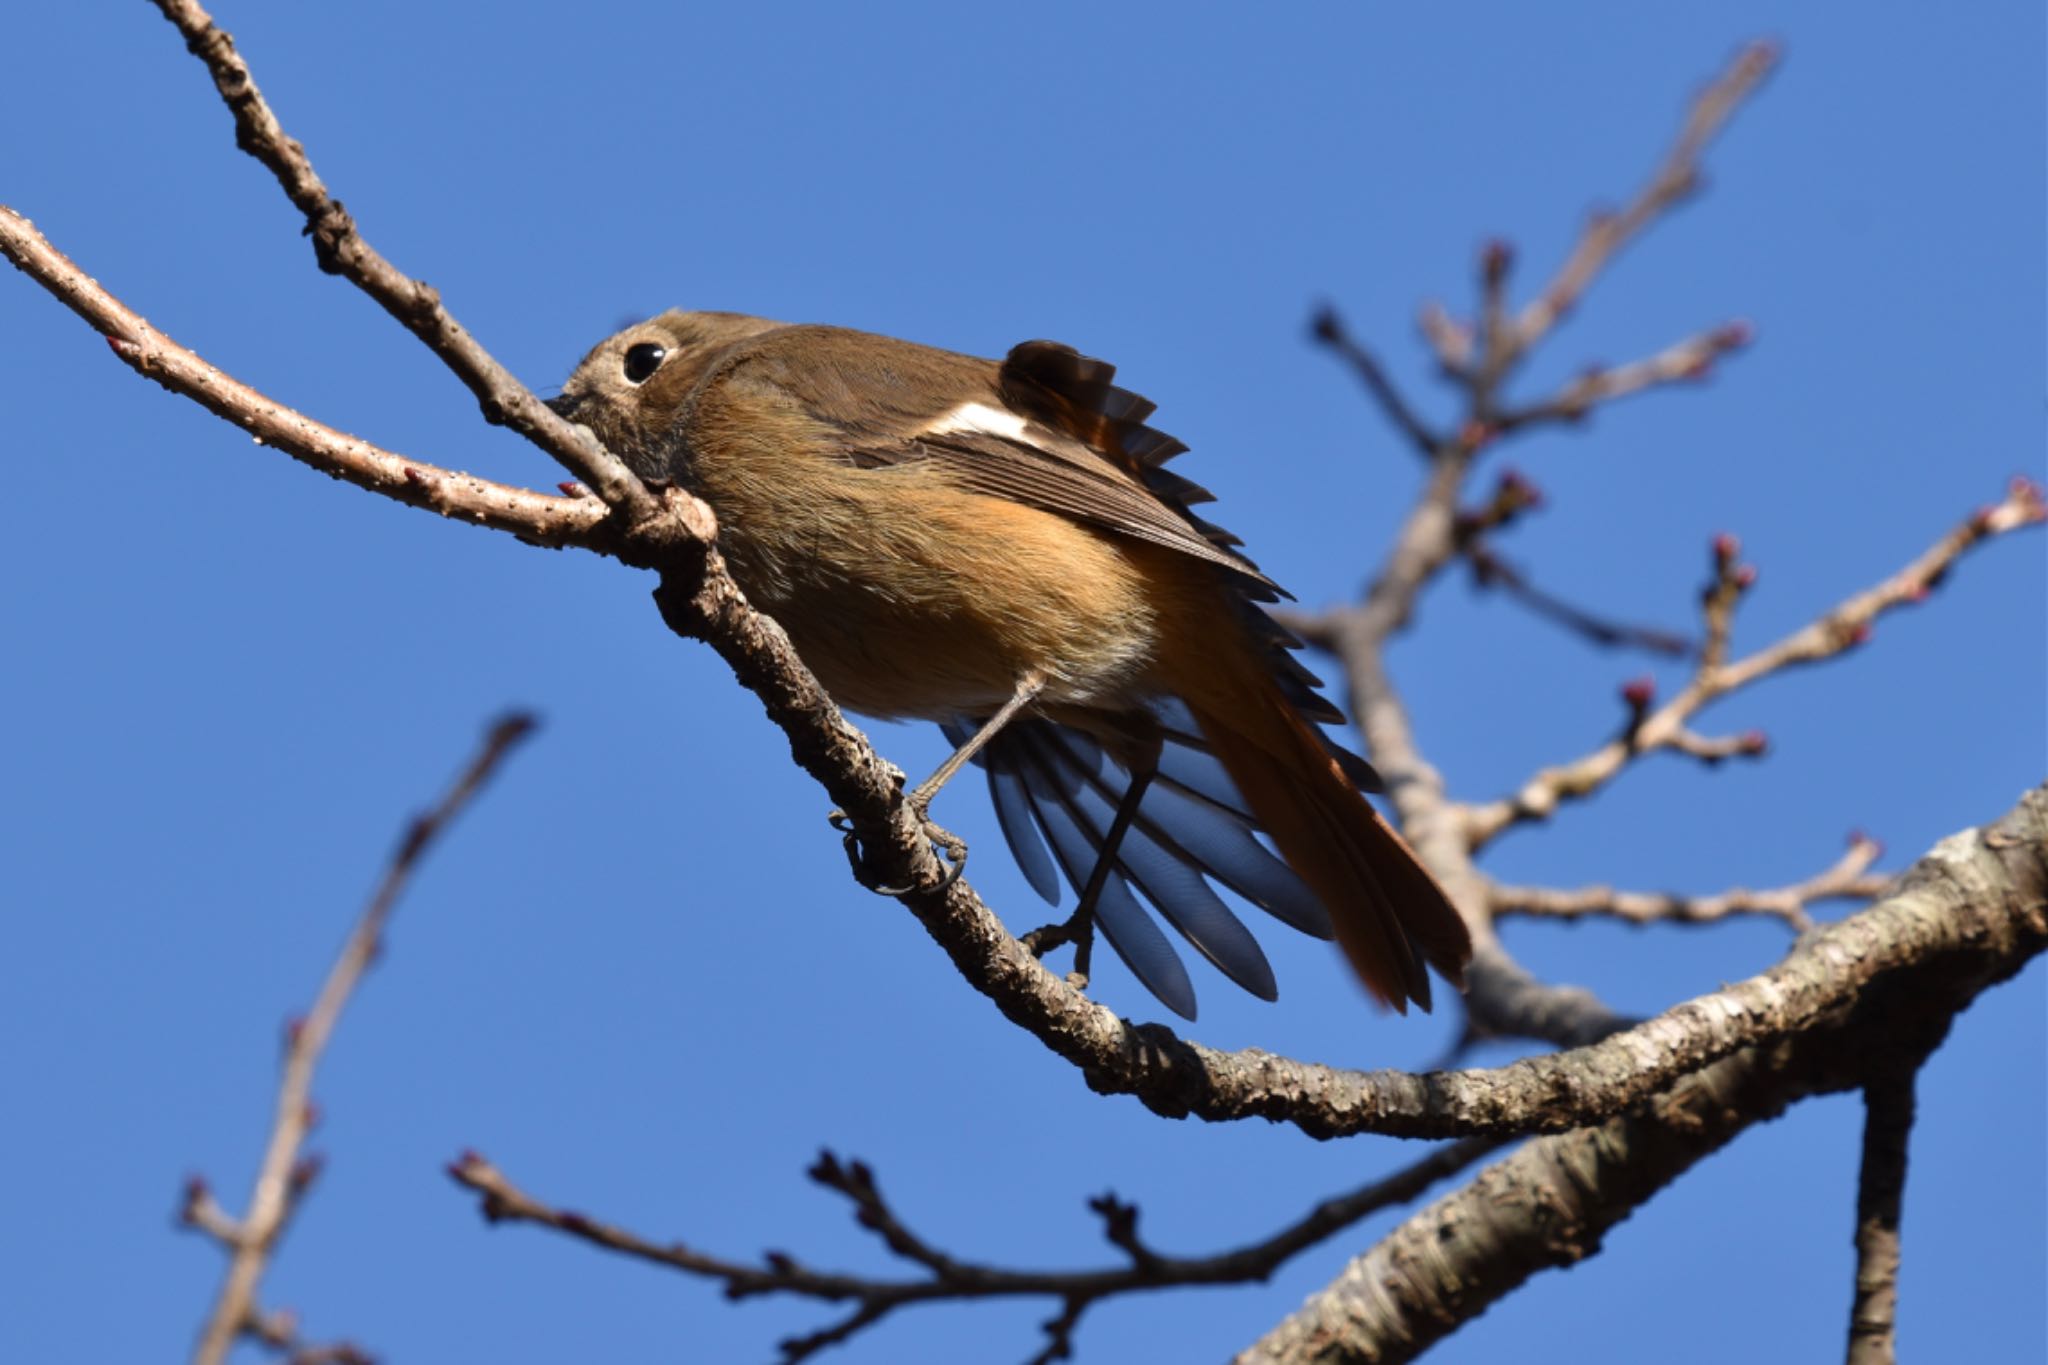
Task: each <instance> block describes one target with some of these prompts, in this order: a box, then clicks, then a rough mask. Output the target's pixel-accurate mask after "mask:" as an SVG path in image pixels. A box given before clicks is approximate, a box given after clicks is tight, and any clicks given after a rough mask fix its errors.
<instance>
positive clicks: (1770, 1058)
mask: <svg viewBox="0 0 2048 1365" xmlns="http://www.w3.org/2000/svg"><path fill="white" fill-rule="evenodd" d="M2044 834H2048V788H2041V789H2036V790H2034V791H2032V792H2030V793H2028V794H2027V796H2026V797H2025V798H2024V799H2023V800H2022V801H2021V802H2020V804H2019V806H2018V807H2016V808H2015V809H2014V810H2013V811H2011V812H2010V813H2008V814H2007V815H2006V816H2005V817H2004V818H2003V819H2002V820H2000V821H1998V822H1997V823H1996V824H1995V825H1992V826H1989V827H1987V828H1985V829H1983V830H1981V831H1971V832H1969V833H1965V834H1959V835H1956V836H1954V837H1952V838H1949V839H1945V840H1943V841H1942V842H1941V843H1940V844H1939V845H1937V846H1936V847H1935V849H1934V850H1933V852H1931V853H1930V854H1929V855H1928V856H1927V857H1926V858H1924V859H1922V860H1921V862H1920V864H1919V865H1918V866H1916V868H1915V870H1914V872H1913V873H1911V874H1909V880H1910V881H1913V882H1915V883H1918V884H1920V885H1921V886H1923V887H1924V888H1925V889H1926V890H1927V892H1928V893H1929V894H1931V895H1932V896H1933V897H1935V898H1936V899H1937V900H1938V901H1940V902H1943V903H1945V904H1947V905H1949V906H1951V907H1953V908H1954V909H1955V910H1956V911H1957V912H1958V913H1963V914H1965V915H1969V914H1972V913H1974V910H1975V909H1976V908H1977V907H1990V906H2003V907H2006V908H2007V909H2011V910H2015V911H2017V912H2018V914H2019V917H2020V920H2022V921H2024V923H2025V924H2026V926H2027V927H2026V928H2025V929H2023V930H2022V931H2021V933H2020V938H2019V940H2018V941H2016V944H2015V946H2020V944H2021V943H2024V944H2025V945H2027V946H2024V947H2022V948H2021V951H2019V952H2018V953H2017V954H2015V955H2012V956H2005V955H2002V954H1998V953H1990V954H1984V955H1973V956H1971V957H1968V958H1965V957H1955V958H1945V959H1941V960H1938V959H1936V958H1922V959H1920V961H1919V963H1918V964H1917V965H1916V966H1915V967H1914V968H1913V969H1912V970H1911V971H1909V972H1904V973H1899V974H1896V975H1890V976H1885V977H1881V978H1877V979H1873V980H1872V981H1871V982H1870V984H1869V985H1868V986H1867V987H1866V988H1865V989H1864V990H1862V991H1859V992H1856V993H1854V994H1853V995H1851V996H1850V997H1848V999H1847V1000H1846V1001H1845V1002H1844V1007H1843V1008H1842V1009H1841V1010H1839V1011H1837V1012H1836V1013H1835V1014H1834V1015H1833V1016H1832V1017H1831V1018H1829V1019H1828V1020H1826V1021H1825V1022H1823V1023H1821V1024H1820V1026H1818V1027H1816V1028H1813V1029H1811V1030H1808V1031H1806V1032H1804V1033H1799V1034H1795V1035H1790V1036H1787V1037H1783V1038H1780V1039H1777V1040H1774V1041H1771V1042H1768V1043H1766V1044H1764V1045H1762V1046H1759V1047H1755V1048H1750V1049H1745V1050H1743V1051H1741V1052H1738V1053H1736V1054H1733V1055H1731V1056H1729V1057H1726V1058H1724V1059H1722V1060H1721V1061H1718V1062H1716V1063H1715V1064H1714V1065H1713V1066H1711V1067H1708V1068H1706V1069H1705V1070H1703V1071H1701V1072H1699V1073H1698V1074H1696V1075H1694V1076H1692V1077H1689V1078H1687V1079H1686V1080H1685V1081H1684V1082H1682V1083H1681V1084H1680V1085H1678V1086H1676V1087H1675V1088H1674V1089H1673V1090H1672V1091H1671V1092H1670V1093H1669V1094H1667V1095H1662V1096H1659V1097H1657V1098H1655V1099H1653V1100H1651V1101H1650V1102H1649V1103H1648V1104H1647V1105H1646V1106H1644V1107H1643V1108H1642V1109H1641V1110H1639V1111H1636V1112H1632V1113H1630V1114H1628V1115H1626V1116H1623V1117H1618V1118H1614V1119H1611V1120H1609V1121H1608V1122H1606V1123H1604V1124H1602V1125H1600V1126H1599V1127H1596V1128H1591V1129H1587V1130H1584V1131H1581V1132H1574V1133H1566V1134H1562V1135H1559V1136H1556V1137H1549V1138H1544V1139H1541V1140H1539V1141H1536V1142H1532V1143H1529V1144H1528V1145H1527V1146H1525V1147H1522V1148H1521V1149H1520V1150H1518V1151H1516V1152H1515V1153H1514V1154H1513V1155H1511V1156H1509V1157H1507V1158H1505V1159H1504V1160H1502V1161H1499V1162H1497V1163H1495V1164H1494V1165H1493V1166H1490V1167H1488V1168H1487V1169H1486V1170H1484V1171H1482V1172H1481V1173H1480V1174H1479V1176H1478V1177H1477V1178H1476V1179H1475V1180H1473V1181H1472V1182H1471V1183H1470V1184H1468V1185H1466V1186H1465V1187H1464V1188H1462V1189H1460V1190H1458V1191H1456V1192H1454V1193H1452V1194H1450V1195H1448V1196H1446V1197H1444V1198H1443V1199H1440V1200H1438V1201H1437V1202H1436V1203H1435V1204H1433V1205H1431V1206H1430V1207H1428V1208H1426V1209H1424V1210H1422V1211H1420V1212H1418V1213H1417V1214H1415V1215H1414V1216H1413V1217H1411V1218H1409V1219H1408V1220H1407V1221H1406V1222H1405V1223H1403V1224H1402V1225H1401V1226H1400V1227H1398V1228H1396V1229H1395V1230H1394V1231H1393V1232H1392V1233H1391V1234H1390V1235H1389V1236H1388V1237H1387V1238H1385V1239H1384V1240H1383V1241H1381V1242H1380V1243H1379V1244H1378V1245H1377V1246H1375V1247H1373V1248H1372V1249H1371V1250H1369V1251H1368V1252H1366V1253H1365V1254H1364V1255H1363V1256H1361V1257H1359V1258H1358V1259H1356V1260H1354V1261H1353V1262H1352V1263H1351V1264H1350V1265H1349V1266H1348V1267H1346V1269H1345V1270H1344V1272H1343V1273H1342V1274H1341V1275H1339V1276H1338V1277H1337V1279H1336V1280H1335V1281H1333V1282H1332V1283H1331V1284H1330V1285H1328V1286H1327V1287H1326V1288H1324V1289H1323V1290H1321V1291H1320V1292H1318V1293H1317V1294H1316V1295H1315V1296H1313V1297H1312V1298H1311V1299H1310V1300H1309V1301H1308V1303H1307V1304H1306V1305H1305V1306H1304V1307H1303V1308H1302V1309H1301V1310H1300V1311H1299V1312H1297V1313H1296V1314H1294V1315H1293V1316H1292V1317H1290V1318H1288V1319H1287V1320H1286V1321H1284V1322H1282V1323H1280V1324H1279V1325H1278V1326H1276V1327H1275V1328H1274V1329H1273V1330H1272V1331H1271V1332H1269V1333H1268V1334H1267V1335H1266V1336H1265V1337H1264V1338H1262V1339H1261V1340H1260V1341H1259V1342H1257V1343H1256V1344H1255V1345H1253V1346H1252V1347H1250V1348H1249V1349H1247V1350H1246V1351H1245V1352H1243V1353H1242V1354H1241V1355H1240V1356H1239V1357H1238V1361H1239V1362H1240V1365H1340V1363H1342V1365H1352V1363H1353V1362H1356V1363H1357V1365H1366V1362H1371V1365H1398V1363H1399V1362H1404V1361H1410V1360H1414V1359H1416V1358H1417V1357H1418V1356H1420V1355H1421V1354H1422V1353H1423V1352H1424V1351H1426V1350H1427V1349H1428V1348H1429V1347H1430V1346H1431V1345H1432V1344H1434V1343H1435V1342H1437V1341H1439V1340H1441V1339H1442V1338H1443V1337H1445V1336H1446V1335H1448V1334H1449V1333H1450V1332H1452V1331H1454V1330H1455V1329H1456V1328H1457V1327H1458V1326H1459V1325H1460V1324H1461V1323H1464V1322H1467V1321H1469V1320H1471V1319H1472V1318H1474V1317H1476V1316H1478V1314H1480V1313H1481V1312H1483V1311H1484V1310H1485V1309H1486V1307H1487V1306H1488V1305H1489V1304H1492V1303H1494V1302H1497V1301H1498V1300H1500V1299H1501V1298H1503V1297H1505V1296H1506V1295H1507V1294H1508V1293H1510V1292H1512V1291H1513V1290H1515V1289H1517V1288H1519V1287H1520V1286H1521V1285H1523V1284H1525V1283H1526V1282H1527V1281H1528V1280H1529V1279H1530V1278H1531V1277H1532V1276H1534V1275H1535V1274H1536V1273H1537V1272H1539V1271H1541V1270H1544V1269H1549V1268H1552V1267H1560V1266H1568V1265H1571V1264H1574V1263H1576V1262H1577V1261H1580V1260H1582V1259H1584V1258H1585V1257H1587V1256H1590V1255H1593V1254H1594V1253H1596V1252H1597V1251H1598V1250H1599V1249H1600V1244H1601V1239H1602V1238H1603V1237H1604V1235H1605V1234H1606V1232H1607V1230H1608V1229H1610V1228H1612V1227H1613V1226H1615V1225H1616V1224H1617V1223H1619V1222H1621V1221H1622V1220H1624V1219H1625V1218H1627V1217H1628V1216H1629V1214H1631V1213H1633V1212H1634V1211H1635V1210H1636V1209H1637V1208H1639V1207H1640V1206H1641V1205H1642V1204H1644V1203H1645V1202H1647V1201H1648V1200H1649V1199H1650V1197H1651V1196H1653V1195H1654V1194H1655V1193H1656V1192H1657V1191H1658V1190H1660V1189H1662V1188H1663V1187H1664V1186H1665V1185H1667V1184H1669V1183H1670V1182H1671V1181H1673V1180H1675V1179H1676V1178H1677V1177H1678V1176H1680V1175H1682V1174H1683V1173H1684V1172H1685V1171H1686V1170H1688V1169H1690V1168H1691V1167H1692V1166H1693V1165H1694V1164H1695V1163H1696V1162H1698V1161H1700V1160H1701V1159H1702V1158H1704V1157H1706V1156H1708V1155H1711V1154H1712V1153H1713V1152H1715V1151H1718V1150H1719V1149H1720V1148H1721V1147H1722V1146H1724V1145H1726V1144H1727V1143H1728V1142H1729V1141H1730V1140H1731V1139H1732V1138H1734V1137H1735V1136H1736V1135H1737V1134H1739V1133H1740V1132H1742V1131H1743V1130H1744V1129H1746V1128H1748V1127H1750V1126H1751V1125H1753V1124H1757V1123H1762V1122H1764V1121H1766V1120H1769V1119H1771V1118H1773V1117H1775V1116H1776V1115H1777V1114H1779V1113H1780V1112H1782V1111H1783V1110H1784V1109H1785V1107H1786V1106H1788V1105H1790V1104H1792V1103H1794V1102H1795V1101H1798V1100H1801V1099H1804V1098H1806V1097H1808V1096H1811V1095H1817V1094H1826V1093H1833V1092H1836V1091H1841V1090H1851V1089H1858V1088H1861V1087H1863V1086H1864V1085H1866V1084H1867V1083H1868V1081H1869V1080H1870V1078H1871V1077H1872V1076H1873V1068H1874V1067H1883V1066H1887V1065H1889V1064H1890V1063H1889V1059H1890V1058H1893V1057H1895V1056H1898V1055H1900V1054H1905V1055H1911V1056H1918V1055H1925V1053H1926V1052H1927V1051H1929V1050H1931V1049H1932V1048H1933V1047H1934V1046H1936V1045H1937V1044H1938V1043H1939V1042H1940V1041H1941V1039H1942V1037H1943V1036H1944V1035H1945V1034H1946V1032H1947V1030H1948V1027H1949V1025H1950V1023H1951V1021H1952V1020H1953V1019H1954V1017H1955V1015H1956V1014H1957V1013H1959V1012H1960V1011H1962V1010H1963V1009H1964V1008H1966V1007H1967V1006H1968V1005H1969V1003H1970V1002H1971V1001H1972V1000H1973V999H1974V998H1975V997H1976V996H1977V995H1978V994H1979V993H1981V992H1982V991H1984V990H1986V989H1988V988H1989V987H1991V986H1993V985H1996V984H1997V983H1998V982H2001V981H2004V980H2006V979H2007V978H2009V977H2011V976H2012V975H2013V974H2014V973H2016V972H2017V971H2019V970H2020V968H2021V967H2023V966H2024V965H2025V963H2026V961H2027V959H2028V958H2029V957H2030V956H2031V955H2032V954H2033V953H2037V952H2039V951H2040V950H2041V948H2042V946H2043V945H2044V944H2048V844H2044V843H2043V842H2042V840H2043V836H2044ZM1859 918H1860V917H1859Z"/></svg>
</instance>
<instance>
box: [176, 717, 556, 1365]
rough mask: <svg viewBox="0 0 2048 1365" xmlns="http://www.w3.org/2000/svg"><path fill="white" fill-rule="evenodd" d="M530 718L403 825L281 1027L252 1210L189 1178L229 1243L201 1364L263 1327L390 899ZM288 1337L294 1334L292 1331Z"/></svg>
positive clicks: (204, 1226) (211, 1229) (186, 1213)
mask: <svg viewBox="0 0 2048 1365" xmlns="http://www.w3.org/2000/svg"><path fill="white" fill-rule="evenodd" d="M533 725H534V722H533V720H532V718H531V717H529V716H523V715H513V716H508V717H506V718H505V719H503V720H500V721H499V722H497V724H495V725H493V726H492V727H491V730H490V732H489V734H488V735H486V736H485V739H484V743H483V747H482V748H481V749H480V750H479V751H478V753H477V755H476V756H475V757H474V758H472V759H471V760H470V762H469V765H468V766H467V767H466V768H464V769H463V771H462V774H461V776H459V777H458V778H456V780H455V782H454V784H453V785H452V786H451V787H449V789H448V791H447V792H446V794H444V795H443V796H442V797H441V799H440V801H439V802H438V803H436V805H435V806H434V807H433V809H431V810H429V811H428V812H427V813H426V814H424V815H421V816H419V817H417V818H416V819H414V820H413V822H412V823H411V824H410V825H409V826H408V827H407V829H406V832H405V836H404V838H403V839H401V840H400V841H399V845H398V849H397V851H396V852H394V853H393V854H392V856H391V861H390V863H389V864H388V865H387V866H386V868H385V870H384V875H383V877H382V878H381V879H380V880H379V882H378V884H377V889H376V890H375V892H374V893H372V895H371V896H370V899H369V902H368V904H366V905H365V906H364V907H363V912H362V914H361V915H360V916H359V917H358V918H357V920H356V923H355V927H354V928H353V929H352V930H351V931H350V932H349V936H348V939H347V941H346V942H345V943H343V944H342V948H341V953H340V955H339V956H338V957H336V958H335V960H334V965H333V966H332V967H331V968H329V969H328V973H327V979H326V981H325V982H323V983H322V984H321V987H320V994H319V996H318V997H317V998H316V999H315V1000H314V1002H313V1008H312V1009H311V1010H309V1011H308V1012H307V1013H306V1016H305V1017H304V1018H303V1019H300V1020H296V1021H294V1022H293V1024H292V1026H291V1028H290V1029H289V1030H288V1031H287V1046H286V1052H285V1061H284V1075H283V1077H282V1078H281V1079H280V1081H279V1083H278V1089H277V1109H276V1115H275V1117H274V1118H273V1120H272V1122H271V1130H270V1141H269V1143H268V1145H267V1146H266V1147H265V1149H264V1153H263V1163H262V1165H261V1167H260V1168H259V1169H258V1171H257V1175H256V1183H255V1185H254V1187H253V1188H252V1189H251V1190H250V1193H249V1208H248V1212H246V1213H245V1214H243V1215H242V1217H241V1218H239V1219H235V1218H231V1217H230V1216H229V1215H228V1214H227V1212H226V1211H225V1210H224V1209H222V1208H221V1207H220V1206H219V1204H218V1203H216V1202H215V1201H214V1198H213V1196H212V1194H211V1193H210V1192H209V1191H208V1189H207V1187H206V1185H205V1183H204V1182H202V1181H199V1180H196V1179H195V1180H192V1181H188V1182H187V1184H186V1193H185V1202H184V1207H183V1214H182V1216H183V1219H184V1221H185V1222H186V1223H187V1224H189V1225H190V1226H192V1227H194V1228H197V1229H199V1230H201V1231H204V1232H206V1233H208V1234H209V1235H211V1236H212V1237H214V1238H215V1239H216V1240H217V1241H219V1242H220V1243H221V1244H222V1245H223V1247H225V1248H226V1250H227V1252H228V1270H227V1275H226V1277H225V1279H224V1280H223V1281H222V1283H221V1288H220V1294H219V1295H218V1297H217V1298H216V1299H215V1300H214V1305H213V1311H212V1312H211V1313H210V1314H209V1315H208V1317H207V1321H206V1326H205V1328H204V1329H203V1330H202V1331H201V1333H200V1337H199V1344H198V1346H197V1348H196V1349H195V1350H194V1352H193V1357H192V1358H193V1360H194V1361H196V1362H200V1363H201V1365H219V1362H221V1361H223V1360H225V1359H226V1358H227V1353H228V1348H229V1347H230V1346H232V1345H233V1344H234V1341H235V1338H236V1337H238V1336H241V1335H244V1334H247V1333H257V1334H259V1335H260V1334H261V1333H260V1324H261V1323H262V1321H263V1317H262V1315H261V1313H260V1312H259V1310H258V1308H257V1304H256V1289H257V1285H258V1284H259V1282H260V1281H261V1280H262V1278H263V1272H264V1271H265V1269H267V1268H268V1266H269V1263H270V1256H271V1253H272V1252H273V1251H274V1250H275V1249H276V1247H277V1243H278V1240H279V1238H280V1237H281V1236H282V1235H283V1232H284V1228H285V1224H286V1222H287V1220H288V1219H289V1218H290V1217H291V1214H292V1211H293V1210H294V1209H295V1208H296V1207H297V1205H298V1202H299V1199H300V1196H302V1195H303V1194H304V1193H305V1191H306V1189H307V1188H308V1187H309V1186H310V1185H311V1183H312V1180H313V1178H314V1176H315V1175H316V1174H317V1173H318V1170H319V1167H318V1165H317V1163H316V1162H315V1161H314V1160H313V1159H310V1158H302V1157H301V1156H300V1149H301V1148H302V1147H303V1146H304V1145H305V1140H306V1134H307V1132H308V1130H309V1129H310V1128H311V1126H312V1118H313V1110H312V1103H311V1096H312V1088H313V1072H314V1069H315V1068H316V1067H317V1066H318V1065H319V1063H320V1055H321V1053H322V1052H323V1051H325V1050H326V1047H327V1043H328V1040H329V1039H331V1038H332V1037H333V1036H334V1028H335V1025H336V1024H337V1023H339V1022H340V1020H341V1012H342V1010H343V1009H344V1008H345V1007H346V1006H347V1005H348V1001H349V997H350V996H351V995H352V994H354V992H355V988H356V985H357V983H358V982H360V981H361V980H362V977H363V973H364V972H366V971H368V970H369V967H370V964H371V963H372V962H374V961H375V960H376V957H377V954H378V951H379V948H380V946H381V945H382V942H383V937H384V926H385V924H386V922H387V921H388V920H389V919H390V917H391V911H392V908H393V907H394V906H395V905H396V904H397V903H398V898H399V896H400V895H401V894H402V893H403V892H404V890H405V888H406V885H407V883H408V882H409V881H410V880H411V878H412V874H413V870H414V869H415V868H416V867H417V866H418V865H419V862H420V859H421V858H422V857H423V856H425V854H426V852H427V850H428V849H429V848H430V847H431V846H432V845H433V843H434V841H435V839H436V838H438V837H439V835H440V834H441V832H442V831H443V830H445V829H446V828H447V827H448V825H449V823H450V822H451V821H453V820H454V819H455V817H456V816H457V815H458V814H460V813H461V812H462V809H463V808H464V807H465V806H466V805H468V804H469V801H470V799H471V798H472V797H474V796H475V795H476V793H477V791H478V790H479V789H480V788H481V787H482V786H483V785H484V783H485V782H486V781H488V780H489V778H490V776H491V774H492V773H493V772H494V771H495V770H496V769H497V767H498V764H499V763H500V762H501V761H502V760H503V759H504V757H505V755H506V754H507V753H508V752H510V750H511V749H512V748H513V746H514V745H516V744H517V743H518V742H519V741H520V740H521V739H523V738H525V737H526V735H527V734H529V733H530V732H531V731H532V729H533ZM290 1339H292V1340H295V1339H296V1338H295V1333H294V1334H292V1336H291V1337H290Z"/></svg>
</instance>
